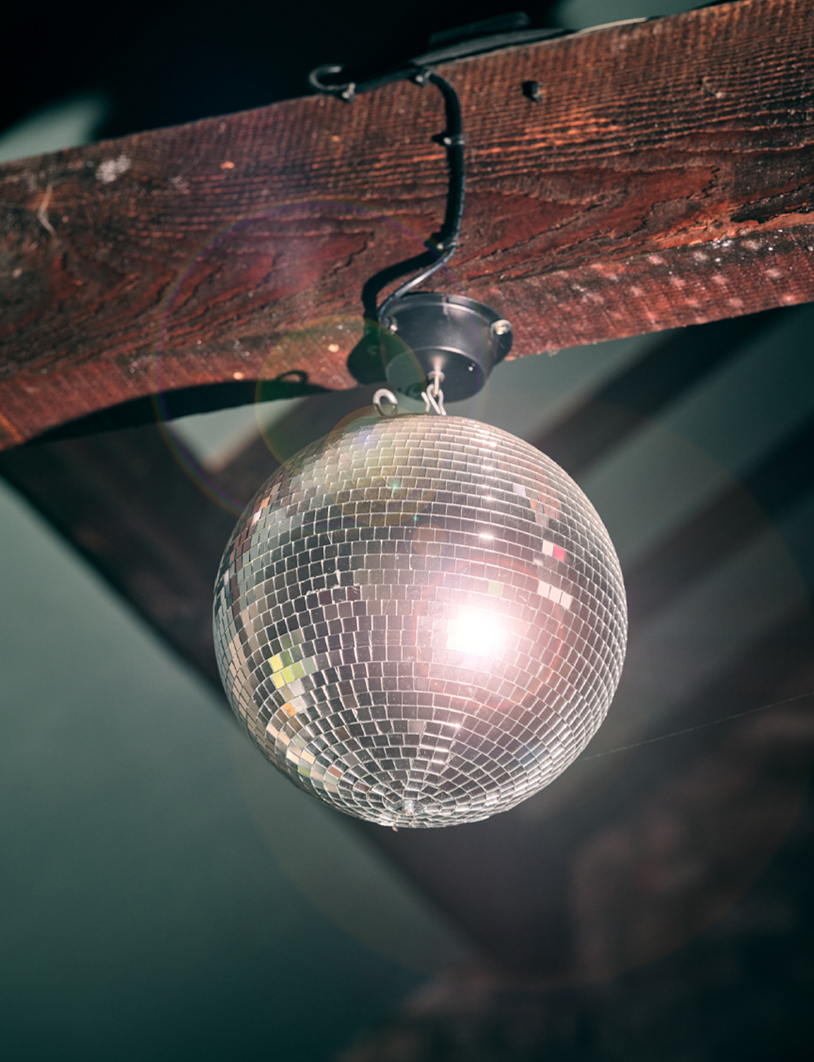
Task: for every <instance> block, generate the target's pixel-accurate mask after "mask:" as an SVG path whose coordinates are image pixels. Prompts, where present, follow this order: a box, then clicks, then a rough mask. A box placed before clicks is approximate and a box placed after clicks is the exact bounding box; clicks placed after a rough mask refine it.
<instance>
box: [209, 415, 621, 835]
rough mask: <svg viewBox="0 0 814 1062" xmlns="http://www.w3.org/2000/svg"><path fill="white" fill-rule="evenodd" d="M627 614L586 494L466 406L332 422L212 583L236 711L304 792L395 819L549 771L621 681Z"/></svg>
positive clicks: (234, 542)
mask: <svg viewBox="0 0 814 1062" xmlns="http://www.w3.org/2000/svg"><path fill="white" fill-rule="evenodd" d="M626 632H627V610H626V605H625V594H624V587H623V585H622V575H621V571H620V568H619V562H618V560H617V558H616V554H615V552H614V549H613V546H612V544H611V541H610V538H609V537H608V534H607V532H606V530H605V528H604V527H603V525H602V523H601V521H600V519H599V517H598V515H597V513H596V511H595V510H594V508H593V507H592V505H591V503H590V502H589V501H588V499H587V498H586V497H585V495H584V494H583V493H582V491H581V490H580V489H579V487H578V486H577V485H576V483H574V481H573V480H572V479H570V478H569V476H567V475H566V473H565V472H563V470H562V469H561V468H560V467H559V466H558V465H556V464H555V463H554V462H553V461H551V460H550V459H549V458H547V457H546V456H545V455H543V454H541V453H540V452H539V451H538V450H535V449H534V448H533V447H532V446H529V445H528V444H527V443H525V442H522V441H521V440H520V439H517V438H515V437H514V436H512V435H509V434H508V433H506V432H504V431H500V430H499V429H497V428H493V427H490V426H488V425H485V424H480V423H477V422H475V421H472V420H468V419H465V418H462V417H435V416H410V415H404V416H398V417H395V418H392V419H382V420H379V421H377V422H373V423H369V422H367V423H364V424H362V425H361V426H358V427H356V428H353V429H352V430H349V431H347V432H344V433H343V432H341V431H337V432H335V433H333V434H331V435H329V436H327V437H326V438H325V439H323V440H321V441H320V442H317V443H314V444H313V445H312V446H309V447H308V448H307V449H305V450H303V451H302V452H301V453H299V454H298V455H297V456H296V457H294V458H293V459H292V460H291V461H289V462H288V463H287V464H286V465H285V466H283V467H281V468H280V469H279V470H278V471H277V472H276V473H275V475H273V476H272V477H271V479H270V480H269V481H268V482H267V483H266V484H265V485H264V487H263V488H262V489H261V490H260V492H259V493H258V494H257V496H256V497H255V499H254V501H253V502H252V503H251V505H250V506H249V508H248V509H247V511H246V513H245V515H244V516H243V517H242V518H241V520H240V522H239V523H238V526H237V528H236V529H235V532H234V534H233V536H232V539H231V541H230V543H229V545H228V546H227V549H226V552H225V554H224V557H223V561H222V564H221V569H220V573H219V575H218V580H217V584H216V588H215V645H216V649H217V656H218V665H219V668H220V673H221V676H222V679H223V683H224V686H225V688H226V691H227V694H228V696H229V700H230V702H231V704H232V708H233V709H234V711H235V713H236V715H237V716H238V718H239V719H240V720H241V722H242V723H243V725H244V727H245V728H246V729H247V730H248V732H249V734H250V735H251V737H252V739H253V740H254V742H255V743H256V744H257V745H258V746H259V747H260V749H261V750H262V751H263V753H264V754H265V755H266V757H267V758H268V759H269V760H270V761H271V762H272V763H273V764H274V765H275V766H276V767H278V768H279V769H280V770H281V771H282V772H283V773H284V774H286V775H287V776H288V777H289V778H290V779H291V780H292V781H293V782H295V783H296V784H297V785H298V786H300V788H302V789H304V790H306V792H309V793H312V794H314V795H316V796H318V797H320V798H321V799H323V800H324V801H326V802H327V803H328V804H330V805H331V806H332V807H335V808H337V809H338V810H339V811H343V812H345V813H347V814H349V815H354V816H356V817H357V818H361V819H368V820H370V821H372V822H377V823H381V824H383V825H388V826H398V827H401V826H425V827H426V826H448V825H452V824H457V823H463V822H475V821H477V820H479V819H485V818H487V817H488V816H490V815H493V814H495V812H498V811H506V810H508V809H509V808H511V807H514V805H515V804H518V803H520V801H522V800H525V799H526V798H527V797H529V796H531V794H532V793H535V792H537V791H538V790H539V789H541V788H542V787H543V786H545V785H547V784H548V783H549V782H551V781H552V780H553V779H554V778H556V777H557V775H558V774H560V773H561V772H562V771H563V770H565V768H566V767H567V766H568V765H569V764H570V763H571V762H572V761H573V760H574V759H575V757H576V756H578V755H579V753H580V752H581V751H582V749H583V748H584V747H585V746H586V744H587V743H588V741H589V740H590V738H591V737H592V735H593V734H594V733H595V731H596V730H597V728H598V727H599V725H600V723H601V722H602V720H603V718H604V717H605V714H606V712H607V710H608V706H609V704H610V701H611V698H612V696H613V693H614V691H615V689H616V686H617V683H618V681H619V675H620V672H621V668H622V662H623V659H624V653H625V640H626Z"/></svg>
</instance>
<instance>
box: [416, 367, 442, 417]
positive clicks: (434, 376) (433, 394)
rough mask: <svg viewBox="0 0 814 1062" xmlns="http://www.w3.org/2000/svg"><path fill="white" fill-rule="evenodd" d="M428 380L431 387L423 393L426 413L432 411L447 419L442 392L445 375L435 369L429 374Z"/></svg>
mask: <svg viewBox="0 0 814 1062" xmlns="http://www.w3.org/2000/svg"><path fill="white" fill-rule="evenodd" d="M427 379H428V380H429V387H428V388H427V390H426V391H422V392H421V397H422V398H423V399H424V408H425V411H426V412H427V413H429V412H430V410H432V411H433V413H435V414H437V416H439V417H445V416H446V415H447V411H446V410H445V409H444V392H443V391H442V390H441V384H442V382H443V379H444V374H443V373H442V372H441V371H440V369H433V371H432V372H431V373H428V375H427Z"/></svg>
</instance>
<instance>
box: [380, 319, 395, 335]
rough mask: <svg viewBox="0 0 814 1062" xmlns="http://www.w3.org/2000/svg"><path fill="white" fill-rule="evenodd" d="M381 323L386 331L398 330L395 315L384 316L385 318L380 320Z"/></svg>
mask: <svg viewBox="0 0 814 1062" xmlns="http://www.w3.org/2000/svg"><path fill="white" fill-rule="evenodd" d="M382 325H383V326H384V327H385V328H386V329H387V331H388V332H396V331H398V325H397V324H396V319H395V317H385V319H384V320H383V321H382Z"/></svg>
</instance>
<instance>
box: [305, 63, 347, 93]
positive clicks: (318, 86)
mask: <svg viewBox="0 0 814 1062" xmlns="http://www.w3.org/2000/svg"><path fill="white" fill-rule="evenodd" d="M344 69H345V68H344V66H342V65H341V64H338V63H323V65H322V66H316V67H314V69H313V70H312V71H311V73H310V74H309V75H308V84H309V85H310V86H311V88H312V89H315V90H316V91H317V92H324V93H325V94H326V95H328V96H338V97H339V99H341V100H345V102H346V103H352V102H353V100H354V97H355V96H356V82H355V81H346V82H345V83H344V84H343V85H331V84H327V83H326V82H324V81H323V80H322V78H323V77H331V75H333V74H341V73H342V71H343V70H344Z"/></svg>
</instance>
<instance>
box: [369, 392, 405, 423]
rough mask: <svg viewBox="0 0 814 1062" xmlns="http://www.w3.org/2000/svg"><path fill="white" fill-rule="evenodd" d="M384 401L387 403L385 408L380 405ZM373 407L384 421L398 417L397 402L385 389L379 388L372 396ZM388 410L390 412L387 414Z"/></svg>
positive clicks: (391, 393)
mask: <svg viewBox="0 0 814 1062" xmlns="http://www.w3.org/2000/svg"><path fill="white" fill-rule="evenodd" d="M384 401H386V402H387V403H388V404H387V405H386V406H385V405H383V404H382V403H383V402H384ZM373 405H374V406H375V407H376V411H377V413H378V414H379V416H380V417H384V418H385V420H390V419H392V418H393V417H397V416H398V415H399V400H398V399H397V398H396V396H395V395H394V394H393V392H392V391H388V390H387V388H386V387H380V388H379V390H378V391H377V392H376V394H375V395H374V396H373ZM388 409H389V410H390V412H389V413H388V412H387V410H388Z"/></svg>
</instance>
